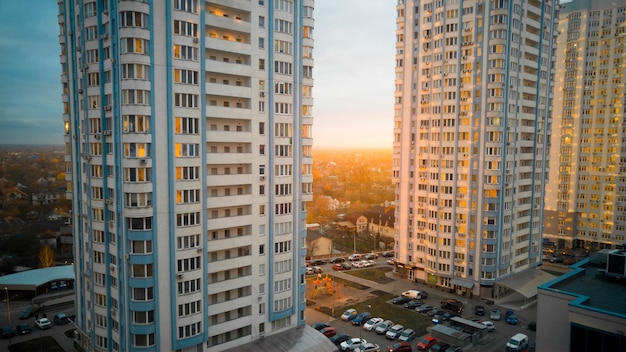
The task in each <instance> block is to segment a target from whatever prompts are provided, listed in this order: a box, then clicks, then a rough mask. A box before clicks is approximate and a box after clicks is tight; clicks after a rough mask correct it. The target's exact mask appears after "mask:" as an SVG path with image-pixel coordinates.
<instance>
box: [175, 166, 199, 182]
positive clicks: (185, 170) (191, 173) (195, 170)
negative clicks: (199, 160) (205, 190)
mask: <svg viewBox="0 0 626 352" xmlns="http://www.w3.org/2000/svg"><path fill="white" fill-rule="evenodd" d="M198 179H200V168H199V167H197V166H178V167H176V180H178V181H183V180H198Z"/></svg>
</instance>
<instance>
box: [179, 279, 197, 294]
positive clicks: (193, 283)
mask: <svg viewBox="0 0 626 352" xmlns="http://www.w3.org/2000/svg"><path fill="white" fill-rule="evenodd" d="M201 288H202V287H201V286H200V279H195V280H189V281H183V282H179V283H178V294H179V295H184V294H187V293H193V292H198V291H200V289H201Z"/></svg>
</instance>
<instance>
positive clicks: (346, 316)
mask: <svg viewBox="0 0 626 352" xmlns="http://www.w3.org/2000/svg"><path fill="white" fill-rule="evenodd" d="M356 316H357V312H356V309H353V308H350V309H348V310H347V311H345V312H344V313H343V314H341V320H343V321H349V320H352V319H354V318H356Z"/></svg>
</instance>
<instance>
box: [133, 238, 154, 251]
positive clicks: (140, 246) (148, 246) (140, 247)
mask: <svg viewBox="0 0 626 352" xmlns="http://www.w3.org/2000/svg"><path fill="white" fill-rule="evenodd" d="M130 249H131V252H132V253H133V254H148V253H152V241H151V240H146V241H130Z"/></svg>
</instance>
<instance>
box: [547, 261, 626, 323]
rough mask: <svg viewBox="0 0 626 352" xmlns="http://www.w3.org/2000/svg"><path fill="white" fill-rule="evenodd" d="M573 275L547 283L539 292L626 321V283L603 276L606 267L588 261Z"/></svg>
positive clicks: (574, 271) (572, 272) (576, 267)
mask: <svg viewBox="0 0 626 352" xmlns="http://www.w3.org/2000/svg"><path fill="white" fill-rule="evenodd" d="M571 268H572V271H571V272H569V273H567V274H565V275H562V276H559V277H558V278H556V279H554V280H552V281H550V282H547V283H545V284H543V285H541V286H539V287H538V288H539V289H542V290H551V291H557V292H560V293H565V294H570V295H572V296H574V299H573V300H572V302H570V305H572V306H576V307H580V308H583V309H591V310H595V311H599V312H602V313H604V314H609V315H615V316H619V317H621V318H626V300H625V299H624V297H626V280H616V279H613V278H610V277H607V276H606V275H605V274H604V270H605V268H606V266H604V265H602V263H595V262H592V261H591V260H590V259H585V260H583V261H580V262H578V263H577V264H575V265H572V266H571Z"/></svg>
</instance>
